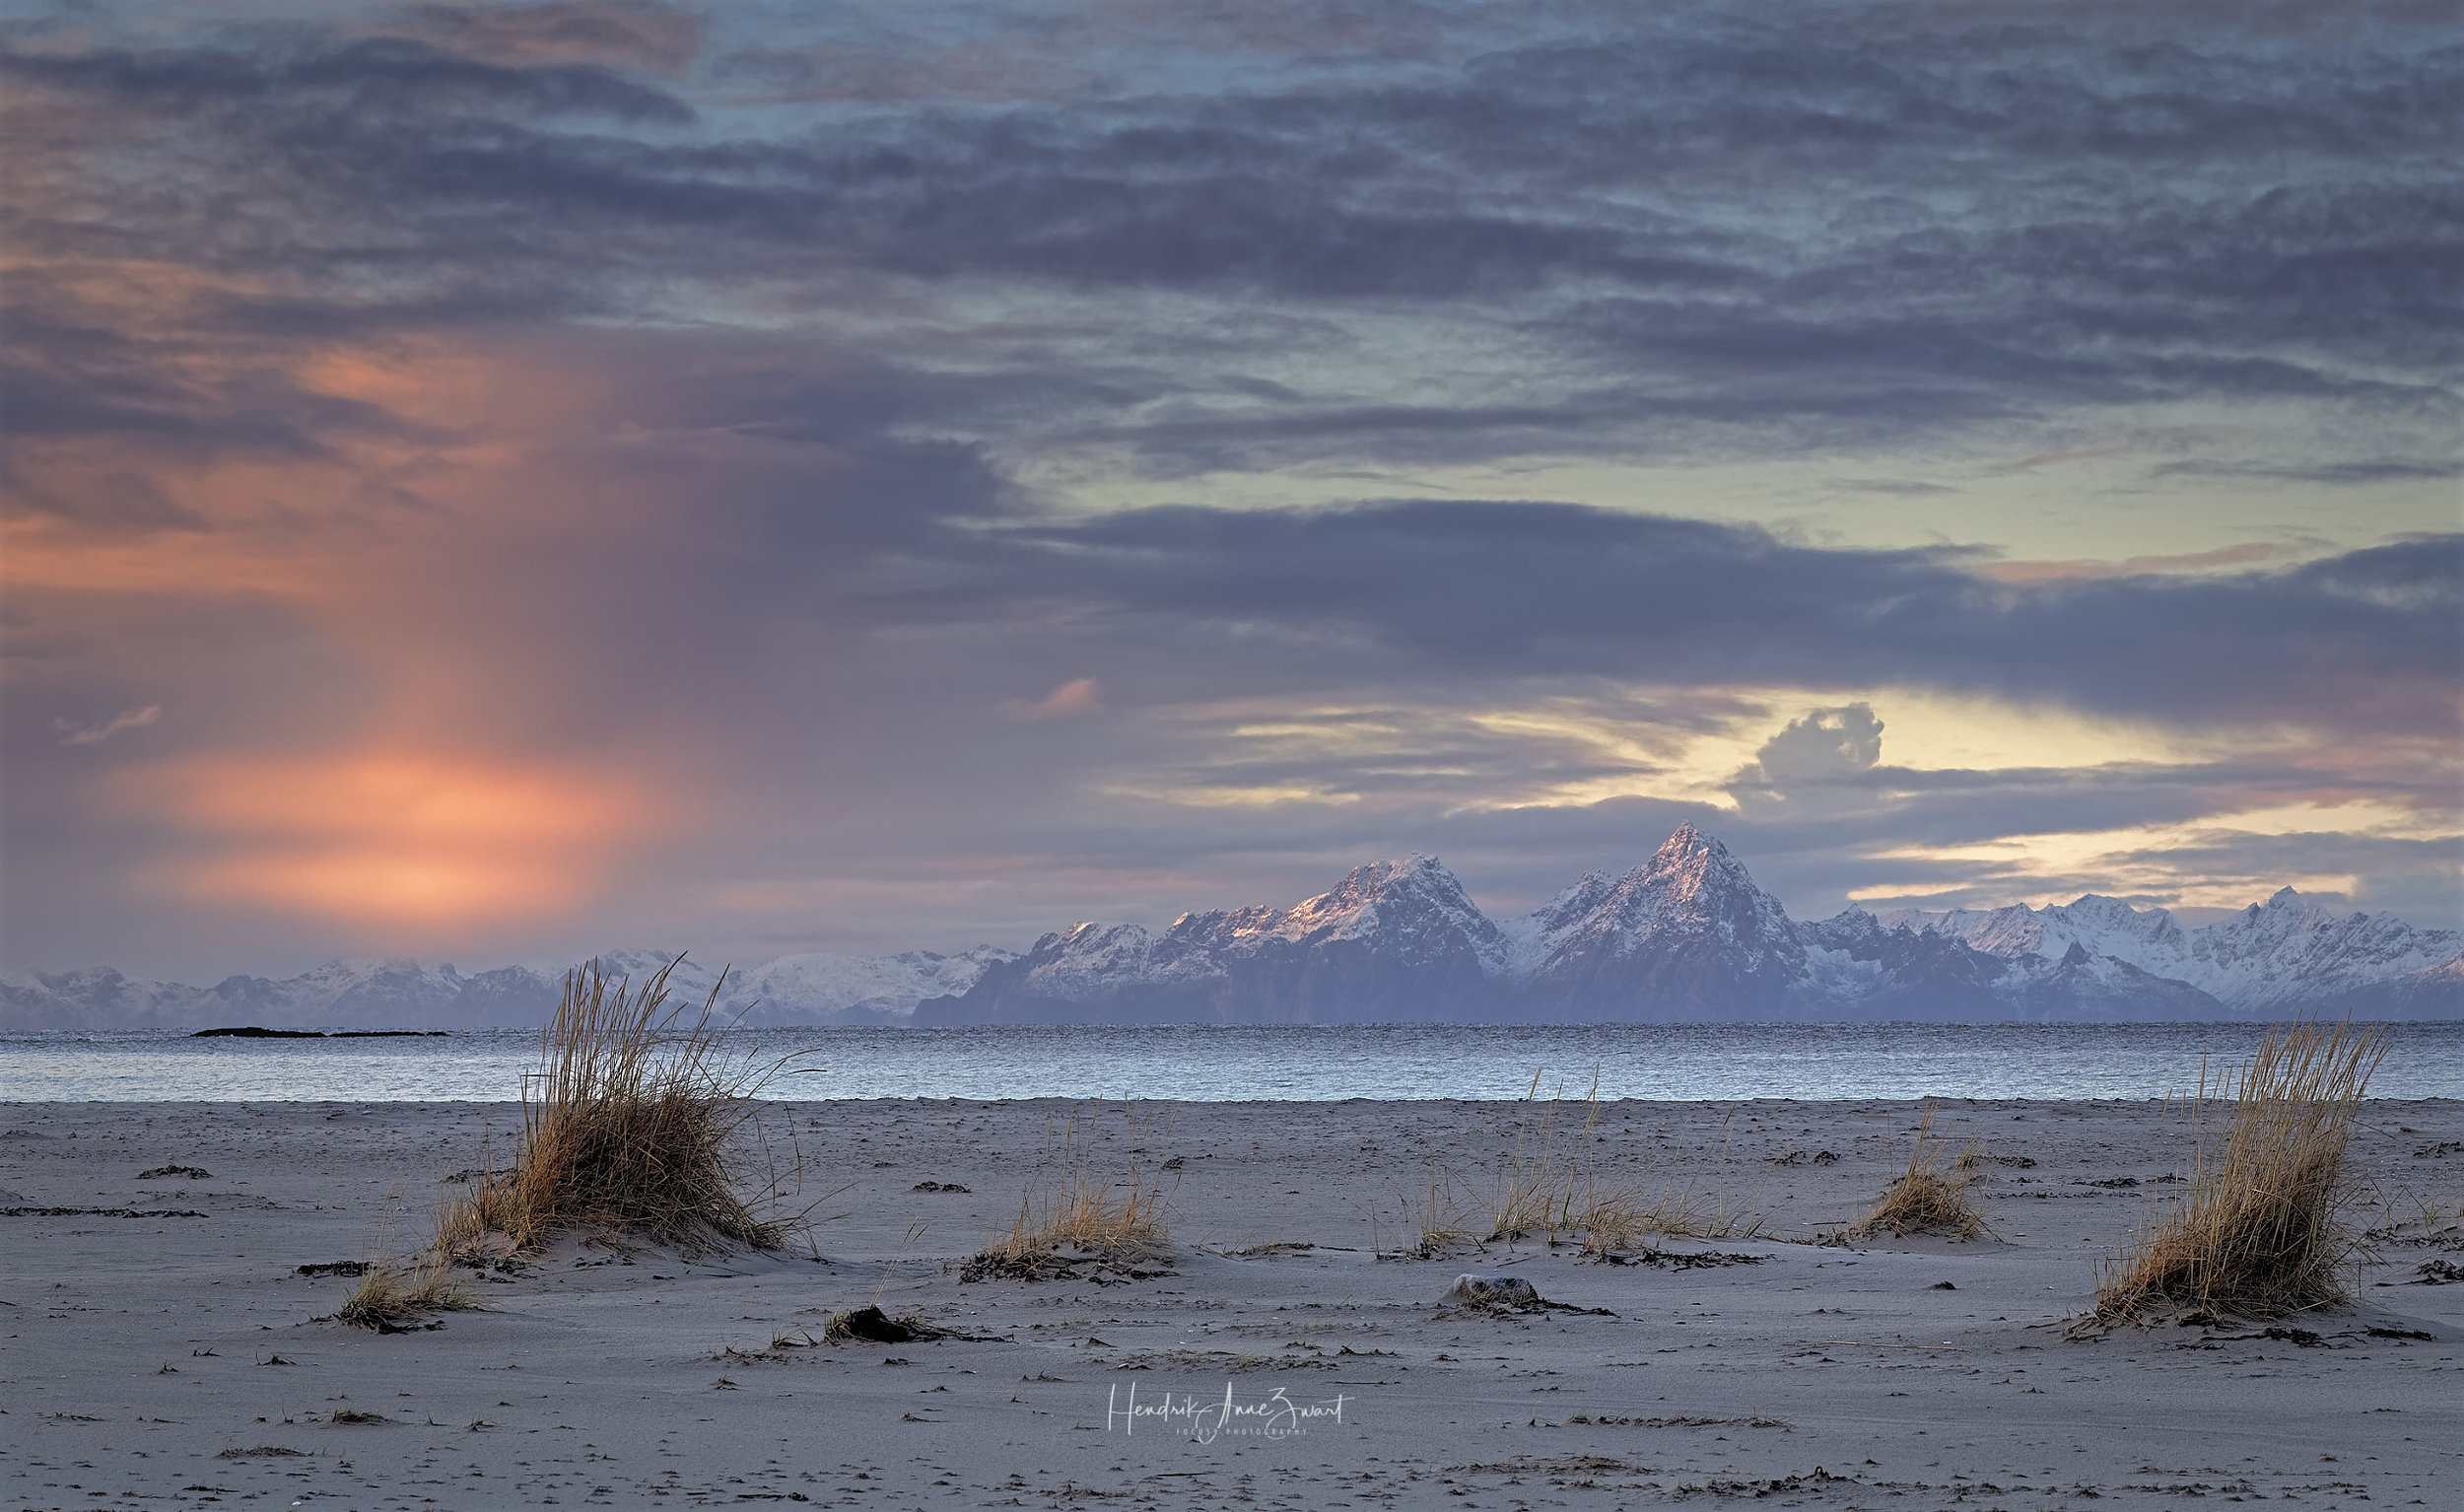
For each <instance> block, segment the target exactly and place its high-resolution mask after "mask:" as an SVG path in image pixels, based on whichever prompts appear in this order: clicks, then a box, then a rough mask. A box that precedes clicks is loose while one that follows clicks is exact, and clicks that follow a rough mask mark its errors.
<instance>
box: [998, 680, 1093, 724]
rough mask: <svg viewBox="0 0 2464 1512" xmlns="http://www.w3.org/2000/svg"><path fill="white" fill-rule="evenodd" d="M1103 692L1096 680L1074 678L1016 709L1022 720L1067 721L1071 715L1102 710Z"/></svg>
mask: <svg viewBox="0 0 2464 1512" xmlns="http://www.w3.org/2000/svg"><path fill="white" fill-rule="evenodd" d="M1101 692H1102V689H1101V688H1100V687H1099V686H1098V685H1097V683H1096V681H1095V679H1094V678H1092V677H1072V678H1070V679H1069V680H1068V681H1067V682H1064V683H1062V684H1061V685H1060V686H1059V687H1056V688H1055V689H1053V691H1052V692H1050V693H1047V694H1045V695H1044V696H1043V697H1042V698H1040V699H1037V700H1036V701H1035V702H1034V703H1032V704H1022V705H1017V706H1014V707H1015V708H1016V709H1017V711H1018V717H1019V718H1020V719H1025V720H1057V719H1066V718H1067V717H1069V716H1070V715H1075V714H1087V713H1091V712H1092V711H1094V710H1097V709H1100V708H1102V707H1103V702H1102V700H1101V698H1100V697H1099V695H1100V694H1101Z"/></svg>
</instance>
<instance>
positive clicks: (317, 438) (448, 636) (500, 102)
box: [0, 0, 2464, 980]
mask: <svg viewBox="0 0 2464 1512" xmlns="http://www.w3.org/2000/svg"><path fill="white" fill-rule="evenodd" d="M0 116H4V117H5V122H6V129H7V133H8V140H9V141H10V142H11V144H12V146H11V149H10V151H9V152H8V153H7V154H6V155H5V164H0V175H5V176H4V177H0V183H5V200H6V204H5V207H4V208H5V221H4V222H0V228H4V232H5V239H6V241H5V257H6V262H5V283H0V297H4V306H0V333H4V334H5V364H6V366H5V369H0V432H4V433H5V434H4V436H0V440H4V441H5V453H0V488H4V489H5V495H6V496H5V514H4V515H0V581H4V584H5V588H6V597H5V601H4V603H0V651H4V652H5V661H4V662H0V666H4V668H5V681H0V695H4V697H0V778H4V779H5V782H4V783H0V886H4V887H5V899H4V902H5V914H4V915H0V965H5V966H6V967H7V968H8V969H11V970H27V969H44V970H57V969H63V968H69V967H76V966H82V965H89V964H98V963H107V964H111V965H115V966H119V967H122V968H123V969H128V970H131V971H136V972H141V973H145V974H151V975H160V976H172V977H180V978H184V979H188V980H196V979H209V980H210V979H212V978H214V977H216V976H219V975H221V974H223V973H227V972H235V971H250V972H281V971H288V970H296V969H300V968H302V967H305V966H307V965H308V964H312V963H314V962H316V961H319V960H323V959H326V958H329V957H332V956H337V955H372V954H384V955H419V956H426V957H435V958H445V959H452V960H456V961H459V962H461V963H462V964H463V965H465V966H466V967H477V966H487V965H495V964H499V963H502V962H506V961H515V960H519V961H529V962H535V963H540V964H556V963H559V962H562V961H569V960H571V959H574V958H577V957H579V956H581V955H583V954H586V953H588V952H591V951H594V950H599V949H604V948H610V947H617V946H648V945H657V946H663V947H667V948H677V949H688V948H689V949H691V950H693V951H694V952H695V954H696V956H697V958H700V959H705V960H713V961H717V960H725V959H734V960H738V961H750V960H758V959H766V958H768V957H770V956H774V955H779V954H783V953H789V952H794V951H803V950H845V951H855V952H873V951H885V950H898V949H906V948H915V947H929V948H942V949H952V948H963V947H966V946H969V945H973V944H976V943H979V942H992V943H997V944H1006V945H1011V946H1021V945H1024V944H1025V943H1026V942H1027V941H1028V940H1030V939H1032V938H1033V937H1034V936H1035V935H1037V934H1038V933H1040V932H1042V931H1043V930H1045V929H1049V928H1058V927H1061V926H1064V925H1066V924H1068V923H1070V922H1072V921H1075V920H1081V919H1099V920H1106V921H1116V920H1127V921H1137V922H1144V923H1150V924H1151V923H1161V922H1164V921H1167V920H1169V919H1170V918H1172V917H1173V916H1174V915H1176V914H1177V913H1179V912H1180V911H1181V910H1183V909H1185V908H1204V907H1216V906H1228V905H1238V904H1248V903H1257V902H1288V901H1290V900H1293V899H1297V898H1299V897H1302V896H1305V895H1307V894H1309V893H1312V892H1315V891H1318V890H1320V889H1321V888H1323V887H1325V886H1327V885H1329V884H1330V883H1331V882H1332V881H1333V880H1334V879H1335V878H1336V877H1338V876H1339V875H1340V874H1341V873H1342V872H1343V871H1344V870H1345V869H1347V868H1348V867H1350V866H1351V865H1353V864H1355V863H1357V862H1359V861H1361V860H1364V859H1373V858H1378V857H1385V856H1395V855H1403V854H1408V853H1412V852H1425V853H1430V854H1434V855H1437V856H1439V857H1440V858H1442V859H1444V860H1445V861H1446V862H1447V863H1448V864H1449V865H1450V866H1451V867H1453V869H1454V870H1455V871H1456V872H1457V873H1458V874H1459V875H1460V876H1461V877H1462V878H1463V879H1464V881H1465V883H1466V885H1467V887H1468V888H1469V889H1470V890H1471V892H1472V896H1473V897H1474V898H1475V899H1477V900H1478V901H1479V902H1480V903H1481V904H1482V905H1483V906H1484V907H1486V908H1488V909H1490V910H1491V911H1493V912H1500V913H1507V912H1519V911H1522V910H1526V909H1529V908H1531V907H1533V906H1535V905H1537V904H1538V903H1540V902H1541V901H1544V900H1545V899H1546V898H1547V897H1549V896H1550V895H1551V894H1553V893H1554V892H1556V891H1557V890H1558V889H1560V888H1562V887H1564V886H1565V885H1567V884H1568V883H1570V882H1571V881H1573V880H1574V879H1575V878H1576V877H1577V876H1579V875H1580V874H1582V873H1583V872H1585V871H1587V870H1589V869H1591V868H1593V867H1598V866H1613V867H1620V868H1621V867H1624V866H1629V865H1632V864H1634V863H1635V862H1637V861H1639V860H1641V859H1644V858H1646V857H1648V856H1649V855H1650V853H1651V852H1652V850H1653V849H1655V848H1656V847H1657V845H1658V844H1659V842H1660V841H1661V840H1662V839H1663V838H1665V837H1666V836H1667V835H1668V833H1669V832H1670V831H1671V830H1672V829H1674V828H1675V827H1676V826H1677V824H1679V823H1680V822H1685V821H1691V822H1693V823H1695V824H1696V825H1698V826H1699V827H1701V828H1702V829H1704V830H1706V831H1708V832H1709V833H1711V834H1714V835H1716V836H1718V837H1719V838H1721V839H1722V840H1723V841H1724V842H1726V843H1727V844H1728V845H1729V847H1730V848H1731V849H1732V850H1733V851H1735V852H1736V853H1737V854H1738V855H1739V857H1740V858H1741V859H1744V860H1745V863H1746V864H1747V865H1748V866H1749V867H1750V868H1751V869H1752V871H1753V873H1754V874H1755V876H1756V878H1757V879H1758V880H1760V881H1761V882H1762V883H1763V884H1764V885H1765V886H1767V887H1769V888H1771V889H1772V890H1773V891H1774V892H1776V893H1777V894H1778V895H1779V896H1780V897H1781V899H1782V900H1783V901H1784V902H1785V903H1786V905H1787V906H1788V908H1789V909H1790V911H1791V912H1792V913H1793V914H1795V915H1796V916H1798V917H1800V918H1807V917H1823V916H1827V915H1829V914H1831V913H1833V912H1835V911H1837V910H1839V909H1841V908H1844V907H1847V906H1849V905H1851V904H1852V903H1853V904H1856V905H1860V906H1864V907H1868V908H1873V909H1878V910H1880V909H1885V908H1893V907H1907V906H1922V907H1929V908H1944V907H1980V906H1995V905H2001V904H2006V903H2013V902H2030V903H2037V904H2043V903H2048V902H2057V901H2067V900H2068V899H2070V898H2072V897H2075V896H2077V895H2078V894H2080V893H2082V892H2088V891H2095V892H2102V893H2108V894H2112V895H2115V896H2120V897H2124V898H2128V899H2130V900H2132V901H2133V902H2135V903H2139V904H2142V905H2148V904H2161V905H2165V906H2168V907H2174V908H2177V909H2180V910H2183V911H2184V912H2185V914H2186V915H2187V916H2188V917H2189V918H2191V919H2192V920H2194V921H2196V920H2198V919H2204V918H2211V917H2216V914H2217V911H2220V910H2224V909H2229V908H2233V907H2238V906H2241V905H2244V904H2247V903H2249V902H2251V901H2254V900H2257V899H2260V898H2264V897H2265V896H2267V895H2268V894H2269V893H2271V892H2273V891H2274V890H2275V889H2276V888H2277V887H2279V886H2281V885H2286V884H2291V885H2293V886H2295V887H2298V888H2299V889H2301V890H2302V891H2303V892H2304V893H2309V894H2316V895H2317V896H2318V897H2319V898H2320V900H2321V901H2322V902H2325V903H2327V904H2329V905H2331V906H2334V907H2338V908H2361V909H2369V910H2379V909H2386V910H2392V911H2394V912H2396V913H2398V914H2400V915H2403V916H2405V917H2407V918H2409V919H2412V920H2413V921H2415V922H2416V923H2420V924H2424V925H2436V926H2443V927H2454V926H2456V925H2458V924H2464V767H2460V766H2459V751H2460V750H2464V744H2460V743H2459V738H2458V736H2459V708H2458V693H2459V687H2464V682H2460V681H2459V672H2460V671H2464V665H2460V663H2464V589H2460V586H2459V579H2460V577H2464V572H2460V569H2464V533H2460V532H2464V510H2460V507H2459V499H2460V494H2459V487H2460V480H2464V447H2460V446H2459V441H2460V440H2464V426H2460V425H2459V420H2460V419H2464V383H2460V380H2464V180H2459V177H2458V175H2457V173H2456V172H2455V158H2454V153H2455V144H2456V143H2457V142H2458V141H2464V22H2459V21H2458V19H2457V18H2456V15H2455V13H2454V11H2453V10H2452V8H2451V7H2450V6H2447V5H2443V4H2418V5H2416V4H2368V3H2352V0H2339V3H2337V4H2332V5H2330V4H2321V3H2309V0H2304V3H2298V4H2284V3H2266V0H2234V3H2230V4H2225V3H2215V4H2209V3H2170V4H2168V3H2148V4H2134V5H2116V4H2068V3H2059V0H2056V3H2030V0H1995V3H1990V4H1980V3H1975V0H1884V3H1871V4H1865V3H1853V0H1760V3H1754V4H1744V3H1733V4H1718V5H1697V4H1684V3H1671V4H1657V5H1637V4H1634V3H1631V0H1604V3H1597V4H1594V3H1563V4H1559V3H1548V0H1540V3H1535V4H1522V5H1514V6H1499V5H1485V4H1484V5H1473V4H1453V3H1441V0H1431V3H1418V0H1397V3H1390V4H1367V3H1361V0H1225V3H1220V4H1214V3H1207V0H1191V3H1183V0H1175V3H1170V4H1166V3H1161V0H1015V3H1006V4H971V3H936V0H896V3H892V0H882V3H877V4H830V3H821V4H794V5H784V4H760V3H741V4H730V5H726V6H717V5H712V6H685V5H667V4H658V3H650V0H643V3H606V0H570V3H566V0H553V3H549V4H544V5H529V6H469V5H459V4H408V5H357V4H349V3H317V4H305V3H301V4H281V3H261V4H249V3H244V0H238V3H224V4H215V3H211V0H207V3H180V4H169V3H157V4H153V5H128V4H114V3H109V0H103V3H94V4H85V3H78V4H42V3H24V0H6V3H5V4H0Z"/></svg>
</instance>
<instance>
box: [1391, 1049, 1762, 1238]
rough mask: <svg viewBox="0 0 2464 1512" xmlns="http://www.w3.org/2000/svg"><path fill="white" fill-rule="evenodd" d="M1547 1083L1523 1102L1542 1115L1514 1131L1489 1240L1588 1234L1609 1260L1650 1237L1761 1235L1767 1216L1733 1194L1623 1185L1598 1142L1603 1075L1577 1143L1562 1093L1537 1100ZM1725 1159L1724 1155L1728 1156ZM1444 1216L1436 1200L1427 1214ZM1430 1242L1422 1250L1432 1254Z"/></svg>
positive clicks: (1536, 1081)
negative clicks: (1565, 1126) (1568, 1130)
mask: <svg viewBox="0 0 2464 1512" xmlns="http://www.w3.org/2000/svg"><path fill="white" fill-rule="evenodd" d="M1539 1092H1540V1077H1539V1075H1538V1073H1535V1074H1534V1076H1533V1078H1532V1086H1531V1089H1530V1090H1529V1091H1528V1092H1527V1093H1526V1094H1525V1096H1524V1105H1525V1106H1526V1107H1536V1108H1539V1109H1540V1110H1541V1111H1540V1113H1539V1115H1538V1117H1537V1118H1529V1117H1527V1118H1526V1119H1525V1121H1524V1122H1523V1123H1521V1124H1520V1125H1518V1127H1517V1129H1516V1132H1515V1142H1514V1148H1513V1150H1512V1151H1511V1152H1510V1153H1509V1154H1508V1156H1507V1157H1506V1162H1505V1166H1504V1168H1503V1170H1502V1171H1501V1172H1500V1173H1499V1180H1498V1186H1497V1197H1496V1200H1495V1202H1494V1203H1492V1204H1491V1209H1490V1211H1491V1219H1490V1224H1489V1233H1488V1238H1487V1240H1486V1241H1483V1242H1492V1243H1493V1242H1495V1241H1498V1240H1505V1241H1508V1242H1512V1241H1514V1240H1518V1239H1525V1238H1532V1237H1540V1238H1544V1239H1547V1240H1548V1241H1550V1242H1551V1243H1554V1242H1556V1239H1557V1236H1558V1235H1560V1234H1581V1235H1583V1236H1584V1239H1583V1245H1584V1248H1585V1250H1587V1251H1590V1252H1595V1253H1599V1254H1604V1255H1605V1254H1610V1253H1614V1252H1616V1251H1620V1250H1625V1249H1630V1248H1632V1247H1633V1246H1634V1245H1635V1244H1636V1243H1637V1242H1638V1241H1639V1240H1640V1239H1642V1238H1643V1237H1644V1236H1647V1235H1651V1236H1660V1237H1665V1238H1684V1239H1749V1238H1752V1237H1754V1236H1755V1235H1757V1234H1759V1233H1761V1232H1762V1230H1763V1228H1764V1226H1765V1224H1764V1220H1763V1219H1762V1217H1761V1216H1760V1215H1759V1214H1757V1213H1755V1212H1754V1211H1752V1210H1751V1209H1750V1208H1749V1207H1748V1206H1747V1204H1746V1203H1745V1202H1744V1201H1742V1200H1741V1199H1739V1198H1738V1197H1736V1196H1735V1195H1733V1194H1730V1193H1728V1192H1725V1191H1722V1190H1713V1191H1709V1192H1702V1191H1697V1190H1696V1189H1695V1188H1694V1186H1693V1185H1692V1184H1691V1183H1687V1184H1685V1185H1683V1186H1680V1185H1678V1184H1677V1182H1675V1181H1670V1182H1667V1183H1664V1184H1663V1186H1662V1188H1661V1190H1660V1192H1659V1193H1658V1194H1657V1195H1656V1196H1655V1195H1652V1194H1651V1193H1650V1192H1649V1190H1648V1188H1647V1186H1646V1185H1644V1184H1642V1183H1637V1182H1630V1181H1624V1180H1620V1179H1618V1178H1617V1177H1616V1176H1615V1175H1613V1174H1612V1173H1611V1172H1609V1171H1608V1170H1607V1169H1606V1168H1605V1167H1604V1166H1603V1164H1602V1162H1601V1160H1600V1157H1599V1154H1598V1150H1597V1147H1596V1146H1597V1144H1598V1133H1599V1125H1600V1112H1601V1109H1600V1076H1599V1073H1598V1071H1594V1072H1593V1075H1592V1086H1591V1090H1590V1091H1589V1092H1588V1093H1587V1094H1586V1095H1585V1096H1584V1098H1583V1107H1584V1110H1585V1111H1584V1116H1583V1125H1582V1128H1581V1130H1580V1131H1579V1132H1577V1133H1576V1134H1574V1135H1572V1136H1571V1137H1561V1136H1560V1135H1559V1134H1558V1128H1559V1120H1560V1114H1561V1111H1562V1108H1563V1104H1564V1089H1563V1088H1562V1087H1560V1088H1559V1089H1558V1092H1557V1094H1556V1095H1555V1096H1552V1097H1551V1098H1550V1099H1549V1100H1548V1102H1547V1103H1545V1104H1540V1102H1539V1101H1538V1096H1539ZM1722 1159H1723V1162H1725V1160H1726V1154H1725V1151H1724V1152H1723V1155H1722ZM1428 1210H1429V1211H1430V1212H1431V1213H1432V1214H1434V1213H1435V1212H1436V1211H1437V1203H1436V1202H1435V1200H1434V1197H1432V1201H1431V1203H1430V1206H1429V1209H1428ZM1427 1247H1428V1246H1427V1242H1426V1239H1425V1237H1424V1240H1423V1249H1424V1250H1425V1249H1427Z"/></svg>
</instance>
